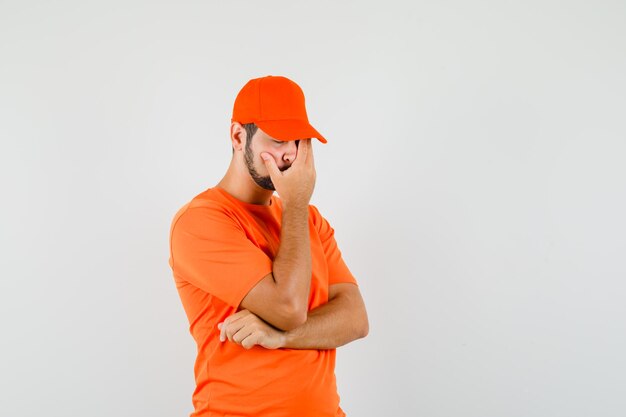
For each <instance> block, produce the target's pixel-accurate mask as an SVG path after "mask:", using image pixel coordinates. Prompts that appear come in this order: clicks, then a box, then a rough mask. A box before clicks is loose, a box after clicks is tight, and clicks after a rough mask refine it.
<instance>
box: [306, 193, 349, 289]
mask: <svg viewBox="0 0 626 417" xmlns="http://www.w3.org/2000/svg"><path fill="white" fill-rule="evenodd" d="M310 207H311V209H312V211H311V214H312V215H313V216H314V222H315V225H316V228H317V231H318V234H319V237H320V240H321V242H322V247H323V248H324V255H325V257H326V263H327V265H328V285H332V284H339V283H345V282H349V283H352V284H357V282H356V279H355V278H354V275H352V273H351V272H350V269H348V266H347V265H346V263H345V262H344V260H343V257H342V256H341V251H340V250H339V246H337V241H336V240H335V229H333V228H332V227H331V225H330V223H329V222H328V220H326V219H325V218H324V217H323V216H322V215H321V214H320V212H319V210H318V209H317V207H315V206H313V205H311V206H310Z"/></svg>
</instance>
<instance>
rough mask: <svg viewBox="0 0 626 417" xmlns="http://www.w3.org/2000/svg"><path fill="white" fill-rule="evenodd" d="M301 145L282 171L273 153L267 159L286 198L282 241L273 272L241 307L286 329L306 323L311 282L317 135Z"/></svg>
mask: <svg viewBox="0 0 626 417" xmlns="http://www.w3.org/2000/svg"><path fill="white" fill-rule="evenodd" d="M300 145H301V146H300V147H299V151H298V156H297V157H296V159H295V161H294V162H293V164H292V166H291V167H290V168H289V169H287V170H286V171H284V172H280V170H279V169H278V168H277V166H276V164H275V162H274V160H273V159H272V158H271V156H270V157H269V159H265V163H266V166H267V168H268V171H269V173H270V177H271V178H272V182H273V183H274V186H275V187H276V191H277V192H278V193H279V195H280V196H281V200H282V202H283V213H282V220H281V223H282V225H281V235H280V245H279V247H278V252H277V254H276V257H275V259H274V263H273V266H272V273H270V274H268V275H266V276H265V277H264V278H263V279H262V280H261V281H260V282H259V283H258V284H257V285H255V286H254V287H253V288H252V289H251V290H250V291H249V292H248V294H247V295H246V296H245V297H244V298H243V300H242V301H241V303H240V308H242V309H246V310H250V311H251V312H253V313H254V314H256V315H257V316H259V317H261V318H262V319H263V320H265V321H266V322H268V323H270V324H271V325H273V326H274V327H277V328H279V329H281V330H291V329H295V328H296V327H299V326H301V325H302V324H304V322H305V321H306V319H307V312H308V300H309V291H310V285H311V244H310V236H309V200H310V198H311V195H312V193H313V188H314V186H315V167H314V165H313V152H312V145H311V139H307V140H303V141H301V143H300ZM302 145H304V146H302Z"/></svg>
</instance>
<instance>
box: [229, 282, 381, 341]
mask: <svg viewBox="0 0 626 417" xmlns="http://www.w3.org/2000/svg"><path fill="white" fill-rule="evenodd" d="M218 328H219V329H220V340H221V341H222V342H225V341H226V340H228V341H230V342H233V343H237V344H239V345H241V346H243V347H244V348H246V349H250V348H251V347H253V346H255V345H259V346H262V347H264V348H267V349H277V348H291V349H334V348H337V347H339V346H342V345H345V344H346V343H349V342H351V341H353V340H356V339H360V338H362V337H365V336H366V335H367V333H368V332H369V323H368V319H367V312H366V310H365V304H364V303H363V298H362V297H361V293H360V291H359V288H358V286H356V285H355V284H350V283H342V284H334V285H331V286H330V287H329V296H328V302H327V303H326V304H323V305H321V306H319V307H317V308H315V309H313V310H311V311H309V312H308V315H307V319H306V321H305V322H304V324H302V325H300V326H298V327H296V328H294V329H291V330H287V331H284V330H280V329H278V328H276V327H273V326H272V325H270V324H269V323H267V322H266V321H264V320H262V319H261V318H260V317H259V316H257V315H256V314H254V313H252V312H251V311H249V310H246V309H243V310H240V311H238V312H237V313H235V314H233V315H232V316H230V317H228V318H227V319H226V320H224V322H223V323H220V324H218Z"/></svg>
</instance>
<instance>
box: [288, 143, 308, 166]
mask: <svg viewBox="0 0 626 417" xmlns="http://www.w3.org/2000/svg"><path fill="white" fill-rule="evenodd" d="M310 147H311V139H302V140H300V144H299V145H298V153H297V154H296V159H295V160H294V161H293V164H292V165H296V164H297V165H301V164H304V163H305V162H306V159H307V154H309V150H310Z"/></svg>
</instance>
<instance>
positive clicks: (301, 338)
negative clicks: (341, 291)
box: [282, 296, 369, 349]
mask: <svg viewBox="0 0 626 417" xmlns="http://www.w3.org/2000/svg"><path fill="white" fill-rule="evenodd" d="M368 331H369V325H368V320H367V313H366V312H365V306H364V305H363V303H362V300H360V299H358V300H356V299H352V298H350V297H347V296H338V297H335V298H334V299H332V300H330V301H329V302H328V303H326V304H323V305H321V306H319V307H317V308H315V309H313V310H311V311H310V312H309V314H308V318H307V321H306V322H305V323H304V324H303V325H302V326H300V327H297V328H295V329H293V330H290V331H287V332H285V333H284V340H283V344H282V347H284V348H291V349H334V348H337V347H339V346H343V345H345V344H347V343H350V342H352V341H354V340H356V339H360V338H363V337H365V336H366V335H367V333H368Z"/></svg>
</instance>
